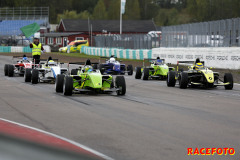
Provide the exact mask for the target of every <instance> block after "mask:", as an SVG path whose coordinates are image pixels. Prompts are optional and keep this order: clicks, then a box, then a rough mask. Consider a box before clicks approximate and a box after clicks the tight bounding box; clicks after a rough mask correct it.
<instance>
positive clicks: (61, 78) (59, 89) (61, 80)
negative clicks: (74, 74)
mask: <svg viewBox="0 0 240 160" xmlns="http://www.w3.org/2000/svg"><path fill="white" fill-rule="evenodd" d="M64 77H65V75H63V74H58V75H57V77H56V82H55V90H56V92H58V93H59V92H63V83H64Z"/></svg>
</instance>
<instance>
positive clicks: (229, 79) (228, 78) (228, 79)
mask: <svg viewBox="0 0 240 160" xmlns="http://www.w3.org/2000/svg"><path fill="white" fill-rule="evenodd" d="M224 83H229V84H228V85H225V86H224V87H225V89H226V90H232V89H233V76H232V74H231V73H225V74H224Z"/></svg>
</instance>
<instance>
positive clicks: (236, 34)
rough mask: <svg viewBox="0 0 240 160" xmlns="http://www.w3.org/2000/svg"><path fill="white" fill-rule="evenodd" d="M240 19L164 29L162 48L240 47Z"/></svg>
mask: <svg viewBox="0 0 240 160" xmlns="http://www.w3.org/2000/svg"><path fill="white" fill-rule="evenodd" d="M239 38H240V18H234V19H226V20H219V21H211V22H201V23H192V24H183V25H176V26H168V27H162V41H161V47H232V46H240V41H239Z"/></svg>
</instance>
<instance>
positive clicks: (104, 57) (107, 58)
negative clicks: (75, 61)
mask: <svg viewBox="0 0 240 160" xmlns="http://www.w3.org/2000/svg"><path fill="white" fill-rule="evenodd" d="M103 58H105V59H106V60H107V59H110V58H115V59H116V60H117V57H104V56H103V57H99V63H101V62H100V61H101V59H103Z"/></svg>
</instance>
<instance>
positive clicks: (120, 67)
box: [99, 56, 133, 75]
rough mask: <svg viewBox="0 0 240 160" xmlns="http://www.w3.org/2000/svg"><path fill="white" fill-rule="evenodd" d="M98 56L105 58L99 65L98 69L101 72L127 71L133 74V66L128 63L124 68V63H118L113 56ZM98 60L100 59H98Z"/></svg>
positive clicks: (120, 72) (122, 73) (119, 72)
mask: <svg viewBox="0 0 240 160" xmlns="http://www.w3.org/2000/svg"><path fill="white" fill-rule="evenodd" d="M100 58H107V59H106V63H102V64H100V65H99V69H100V71H101V73H102V74H113V75H118V74H121V75H124V74H125V73H128V75H132V74H133V66H132V65H128V66H127V68H126V65H125V64H120V61H117V60H116V58H117V57H114V56H111V57H100ZM99 61H100V60H99Z"/></svg>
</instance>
